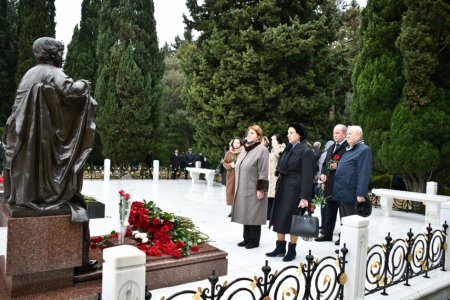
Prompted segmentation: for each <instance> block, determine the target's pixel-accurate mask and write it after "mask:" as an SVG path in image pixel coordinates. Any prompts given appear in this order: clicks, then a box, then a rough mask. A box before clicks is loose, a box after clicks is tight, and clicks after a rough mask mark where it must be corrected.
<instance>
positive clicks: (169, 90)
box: [154, 53, 193, 163]
mask: <svg viewBox="0 0 450 300" xmlns="http://www.w3.org/2000/svg"><path fill="white" fill-rule="evenodd" d="M164 63H165V72H164V76H163V78H162V85H163V94H162V102H161V116H162V118H161V124H160V125H159V127H158V130H157V132H156V135H157V136H160V137H164V138H163V139H159V140H157V141H155V151H154V152H155V157H157V158H158V159H160V160H161V161H163V162H168V163H170V162H169V158H170V154H171V153H172V152H173V150H174V149H180V153H181V152H182V151H185V150H186V149H187V148H188V147H189V146H190V144H191V142H192V131H193V128H192V126H191V125H190V123H189V121H188V119H187V111H186V105H185V103H184V102H183V100H182V98H181V94H182V89H183V85H184V75H183V73H182V72H181V69H180V62H179V60H178V58H177V57H176V56H175V55H174V54H171V53H167V55H166V58H165V60H164Z"/></svg>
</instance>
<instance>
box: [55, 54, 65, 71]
mask: <svg viewBox="0 0 450 300" xmlns="http://www.w3.org/2000/svg"><path fill="white" fill-rule="evenodd" d="M63 54H64V51H63V50H60V51H58V52H57V53H56V54H55V56H54V58H53V64H54V66H55V67H58V68H62V65H63Z"/></svg>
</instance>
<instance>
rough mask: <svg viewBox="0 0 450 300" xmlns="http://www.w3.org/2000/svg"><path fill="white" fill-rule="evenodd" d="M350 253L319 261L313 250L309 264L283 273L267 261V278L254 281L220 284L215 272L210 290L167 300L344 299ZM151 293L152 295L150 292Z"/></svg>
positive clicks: (192, 292) (245, 280) (342, 253)
mask: <svg viewBox="0 0 450 300" xmlns="http://www.w3.org/2000/svg"><path fill="white" fill-rule="evenodd" d="M347 252H348V250H347V248H345V244H344V247H343V248H342V249H341V255H340V256H339V255H337V256H335V257H333V256H327V257H324V258H322V259H320V260H319V259H315V258H314V256H313V255H312V254H311V251H309V254H308V255H307V256H306V262H302V263H300V264H299V265H298V266H296V265H291V266H286V267H285V268H283V269H282V270H281V271H278V270H276V271H275V272H273V273H271V271H272V269H271V267H270V266H269V265H268V262H267V260H266V263H265V265H264V266H263V267H262V272H263V275H262V276H260V277H257V276H254V277H253V278H248V277H241V278H238V279H235V280H233V281H231V282H227V281H225V282H223V283H222V284H218V282H219V277H218V276H217V275H216V274H215V272H214V271H213V273H212V275H211V276H209V278H208V280H209V283H210V287H208V288H204V289H203V288H198V289H197V290H185V291H181V292H178V293H175V294H173V295H171V296H169V297H165V298H164V299H166V300H172V299H177V298H178V297H179V296H182V295H193V296H192V298H193V299H203V300H219V299H262V300H266V299H273V300H276V299H287V298H286V297H292V299H305V300H312V299H330V300H331V299H333V300H334V299H341V300H342V299H343V297H344V285H345V283H346V281H347V275H346V273H345V263H346V261H345V257H346V254H347ZM150 294H151V293H150Z"/></svg>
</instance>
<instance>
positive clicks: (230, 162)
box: [222, 137, 244, 217]
mask: <svg viewBox="0 0 450 300" xmlns="http://www.w3.org/2000/svg"><path fill="white" fill-rule="evenodd" d="M243 148H244V147H243V145H242V141H241V139H240V138H238V137H235V138H234V139H232V140H231V143H230V150H228V151H227V152H226V153H225V156H224V158H223V163H222V165H223V167H224V168H225V170H227V179H226V183H227V184H226V200H227V205H228V206H233V202H234V187H235V182H234V180H235V171H234V168H235V166H236V160H237V158H238V156H239V154H240V153H241V151H242V149H243ZM228 217H231V212H230V214H229V215H228Z"/></svg>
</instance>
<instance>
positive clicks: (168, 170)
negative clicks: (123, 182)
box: [83, 165, 221, 181]
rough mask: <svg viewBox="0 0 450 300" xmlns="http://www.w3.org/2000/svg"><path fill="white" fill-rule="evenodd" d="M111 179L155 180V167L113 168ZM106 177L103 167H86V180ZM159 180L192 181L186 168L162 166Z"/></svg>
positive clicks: (218, 177)
mask: <svg viewBox="0 0 450 300" xmlns="http://www.w3.org/2000/svg"><path fill="white" fill-rule="evenodd" d="M110 172H111V173H110V178H111V179H124V178H130V179H153V176H154V173H153V167H146V166H143V165H139V166H136V167H131V166H126V167H120V166H113V167H111V170H110ZM104 175H105V171H104V168H103V167H102V166H86V167H85V170H84V172H83V177H84V179H103V176H104ZM158 178H159V179H191V177H190V176H189V172H188V171H187V170H186V169H185V168H181V169H180V168H179V169H173V168H172V166H160V168H159V177H158ZM214 180H215V181H221V174H216V175H215V178H214Z"/></svg>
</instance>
